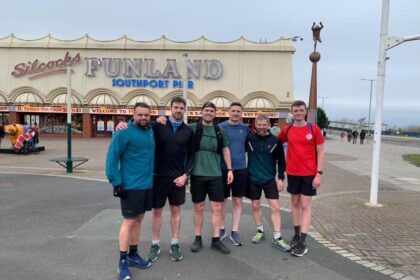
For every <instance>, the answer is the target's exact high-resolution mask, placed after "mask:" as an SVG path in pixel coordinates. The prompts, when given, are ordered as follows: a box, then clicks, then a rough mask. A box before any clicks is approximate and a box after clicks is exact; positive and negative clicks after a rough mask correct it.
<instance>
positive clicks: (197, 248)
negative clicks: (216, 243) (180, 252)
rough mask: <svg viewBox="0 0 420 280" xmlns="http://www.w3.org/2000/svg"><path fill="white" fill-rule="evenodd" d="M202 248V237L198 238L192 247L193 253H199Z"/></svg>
mask: <svg viewBox="0 0 420 280" xmlns="http://www.w3.org/2000/svg"><path fill="white" fill-rule="evenodd" d="M201 248H203V240H202V239H201V236H200V237H196V238H195V239H194V242H193V244H192V245H191V252H194V253H197V252H198V251H200V250H201Z"/></svg>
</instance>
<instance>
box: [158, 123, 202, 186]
mask: <svg viewBox="0 0 420 280" xmlns="http://www.w3.org/2000/svg"><path fill="white" fill-rule="evenodd" d="M152 126H153V132H154V134H155V145H156V147H155V171H154V173H155V175H157V176H165V177H174V178H176V177H179V176H181V175H182V174H184V173H185V172H189V173H190V172H191V169H192V164H193V153H194V143H193V131H192V129H191V128H189V127H188V125H186V124H185V123H182V125H181V126H180V127H178V129H177V130H176V132H175V133H174V130H173V127H172V124H171V122H170V121H169V119H168V120H167V122H166V124H165V125H163V124H160V123H157V122H153V123H152Z"/></svg>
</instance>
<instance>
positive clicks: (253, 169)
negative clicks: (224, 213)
mask: <svg viewBox="0 0 420 280" xmlns="http://www.w3.org/2000/svg"><path fill="white" fill-rule="evenodd" d="M269 121H270V120H269V118H268V117H267V116H266V115H259V116H257V117H256V119H255V128H256V133H255V134H253V135H250V136H249V138H248V141H247V151H248V169H249V184H248V191H247V195H246V196H247V197H248V198H249V199H250V200H251V201H252V202H251V205H252V212H253V216H254V221H255V225H256V234H255V236H254V237H253V238H252V242H253V243H254V244H259V243H261V242H262V241H263V240H264V239H265V232H264V225H263V220H262V212H261V194H262V192H263V191H264V196H265V198H266V199H267V202H268V204H269V205H270V210H271V223H272V226H273V240H272V242H271V246H272V247H274V248H277V249H280V250H281V251H284V252H289V251H290V246H289V245H288V244H287V243H286V242H285V241H284V239H283V238H282V235H281V214H280V201H279V192H282V191H283V189H284V184H283V180H284V171H285V158H284V152H283V145H282V143H281V142H280V141H279V140H278V138H277V137H275V136H274V135H272V134H271V133H270V132H269V130H268V129H269ZM276 174H278V178H277V179H276Z"/></svg>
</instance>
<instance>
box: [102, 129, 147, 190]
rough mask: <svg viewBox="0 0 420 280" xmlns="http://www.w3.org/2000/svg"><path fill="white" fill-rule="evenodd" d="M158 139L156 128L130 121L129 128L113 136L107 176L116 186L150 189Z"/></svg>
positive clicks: (108, 155) (126, 188)
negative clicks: (155, 135) (155, 137)
mask: <svg viewBox="0 0 420 280" xmlns="http://www.w3.org/2000/svg"><path fill="white" fill-rule="evenodd" d="M154 160H155V139H154V137H153V129H152V128H151V127H147V128H146V129H144V128H141V127H139V126H137V125H135V124H134V123H133V121H130V122H129V123H128V128H127V129H125V130H120V131H118V132H117V133H115V134H114V136H113V137H112V141H111V144H110V146H109V149H108V154H107V157H106V176H107V177H108V180H109V182H110V183H111V185H112V186H113V187H115V186H118V185H122V186H123V187H124V189H125V190H146V189H150V188H152V185H153V166H154Z"/></svg>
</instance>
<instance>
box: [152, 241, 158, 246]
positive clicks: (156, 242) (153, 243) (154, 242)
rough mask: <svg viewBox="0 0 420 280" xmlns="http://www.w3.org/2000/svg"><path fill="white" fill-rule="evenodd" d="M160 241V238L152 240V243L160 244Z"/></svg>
mask: <svg viewBox="0 0 420 280" xmlns="http://www.w3.org/2000/svg"><path fill="white" fill-rule="evenodd" d="M159 243H160V240H152V245H156V244H157V245H159Z"/></svg>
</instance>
